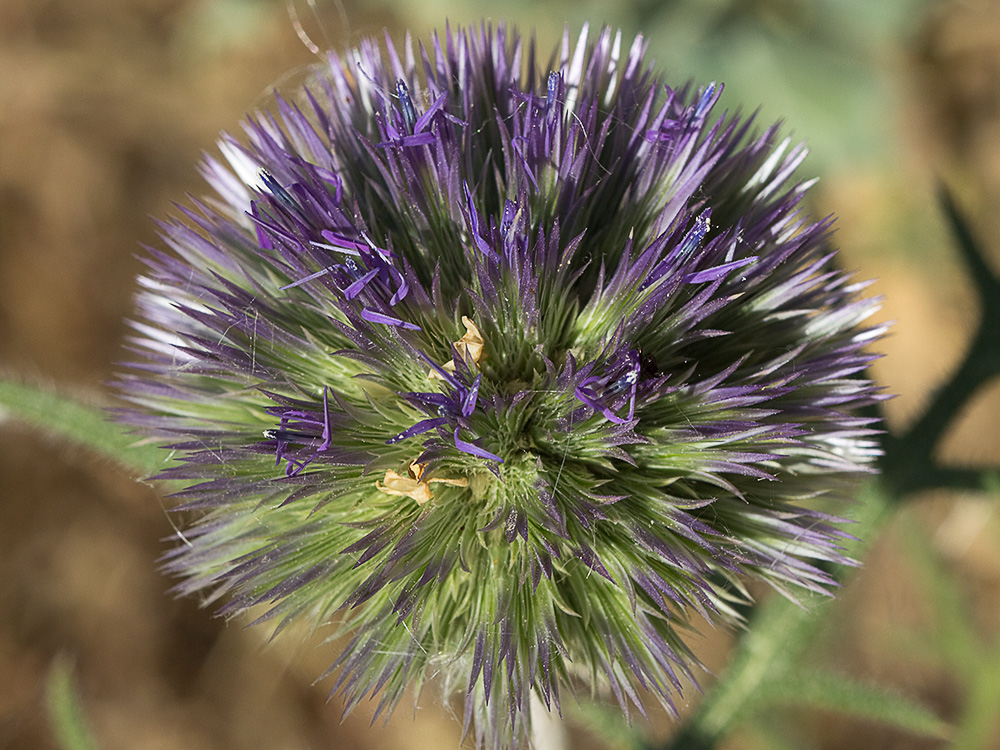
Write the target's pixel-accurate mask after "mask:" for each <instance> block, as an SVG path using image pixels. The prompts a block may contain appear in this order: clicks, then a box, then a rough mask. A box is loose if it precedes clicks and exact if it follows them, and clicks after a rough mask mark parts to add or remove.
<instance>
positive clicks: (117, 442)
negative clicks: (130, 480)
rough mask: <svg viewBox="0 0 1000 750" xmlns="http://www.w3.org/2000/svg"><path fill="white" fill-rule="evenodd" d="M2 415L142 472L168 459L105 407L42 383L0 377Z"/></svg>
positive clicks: (156, 468) (147, 472)
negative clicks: (116, 418)
mask: <svg viewBox="0 0 1000 750" xmlns="http://www.w3.org/2000/svg"><path fill="white" fill-rule="evenodd" d="M0 416H7V417H10V418H14V419H17V420H20V421H23V422H25V423H27V424H30V425H32V426H33V427H36V428H37V429H39V430H41V431H42V432H43V433H45V434H47V435H51V436H54V437H56V438H58V439H63V440H69V441H71V442H74V443H77V444H80V445H83V446H86V447H87V448H89V449H91V450H93V451H96V452H97V453H99V454H101V455H103V456H106V457H108V458H110V459H112V460H113V461H115V462H116V463H118V464H120V465H121V466H123V467H125V468H126V469H128V470H129V471H131V472H133V473H135V474H138V475H140V476H149V475H150V474H154V473H156V472H158V471H160V470H161V469H163V468H164V467H165V466H166V464H167V462H168V460H169V455H168V454H167V452H166V451H164V450H163V449H162V448H160V447H158V446H156V445H153V444H150V443H145V442H142V441H139V440H137V438H136V437H135V436H134V435H132V434H130V433H129V432H128V431H127V430H126V429H125V427H123V426H121V425H119V424H116V423H115V422H113V421H112V420H111V418H110V415H109V414H108V412H107V410H106V409H105V408H104V407H102V406H100V405H97V404H94V403H93V402H92V401H90V399H85V398H83V397H76V396H73V395H70V394H65V393H59V392H57V391H54V390H51V389H48V388H43V387H41V386H36V385H27V384H24V383H17V382H14V381H13V380H3V379H0Z"/></svg>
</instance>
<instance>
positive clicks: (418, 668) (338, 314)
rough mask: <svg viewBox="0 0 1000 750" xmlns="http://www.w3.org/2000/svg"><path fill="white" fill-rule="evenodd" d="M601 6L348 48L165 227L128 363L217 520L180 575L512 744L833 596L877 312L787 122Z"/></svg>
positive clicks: (362, 672) (146, 423) (194, 506)
mask: <svg viewBox="0 0 1000 750" xmlns="http://www.w3.org/2000/svg"><path fill="white" fill-rule="evenodd" d="M643 52H644V42H643V41H642V39H636V40H635V41H634V42H633V43H632V44H631V46H630V47H628V48H626V47H625V46H623V40H622V36H621V34H620V33H613V32H612V31H610V30H604V31H602V32H601V33H600V34H599V36H598V37H597V39H596V40H593V41H591V40H590V39H589V38H588V33H587V29H586V28H585V29H584V30H583V32H582V33H581V34H580V37H579V40H578V41H577V42H576V43H575V44H572V43H571V39H570V38H569V36H568V35H567V36H565V37H564V39H563V41H562V45H561V48H560V49H558V50H557V51H556V52H555V54H554V55H553V57H552V58H551V60H550V61H549V62H545V61H542V60H540V59H539V58H537V57H536V52H535V48H534V46H533V44H530V43H523V42H522V41H521V39H519V38H518V36H517V35H516V34H515V33H513V32H512V31H510V30H508V29H507V28H505V27H504V26H499V27H497V28H495V29H494V28H491V27H488V26H484V27H482V28H479V29H475V30H466V31H455V32H452V31H446V32H445V33H444V34H443V35H440V36H434V37H433V38H432V39H431V42H430V44H429V46H428V47H424V46H422V45H421V46H419V47H418V48H416V49H415V48H414V46H413V45H412V44H411V42H410V40H409V38H407V40H406V43H405V45H404V46H402V47H401V48H400V49H399V50H397V49H396V48H395V47H394V46H393V44H392V43H391V41H389V40H386V41H385V44H384V45H380V44H379V43H378V42H377V41H372V40H368V41H364V42H362V43H361V45H360V47H359V48H358V49H356V50H354V51H352V52H350V53H349V54H347V55H346V56H343V57H341V56H339V55H337V54H333V53H331V54H330V55H329V62H328V64H326V65H323V66H321V67H319V68H317V69H316V70H315V71H314V72H313V74H312V76H311V78H310V80H309V82H308V83H307V85H306V86H305V87H304V88H303V90H302V91H301V92H299V93H297V94H296V95H295V98H294V99H286V98H280V97H279V98H277V99H276V102H275V107H274V108H273V112H272V113H270V114H267V113H265V114H259V115H257V116H256V117H254V118H252V119H250V120H249V121H248V122H247V124H246V125H245V127H244V129H245V138H244V139H242V141H240V140H237V139H235V138H232V137H224V139H223V140H222V141H221V143H220V148H221V153H222V155H223V157H224V160H222V161H220V160H216V159H214V158H211V157H209V158H207V159H206V160H205V162H204V168H203V169H204V175H205V177H206V179H207V180H208V182H209V184H210V185H211V187H212V188H213V190H214V191H215V195H214V196H213V197H211V198H205V199H203V200H194V201H193V203H192V207H190V208H183V209H181V211H182V213H183V218H182V219H180V220H173V221H168V222H165V223H163V224H162V225H161V228H162V236H163V239H164V241H165V243H166V245H167V246H169V251H161V250H157V249H150V250H149V254H148V257H147V261H146V262H147V264H148V272H147V274H146V275H145V276H143V277H142V278H141V279H140V284H141V287H142V290H141V292H140V294H139V302H138V304H139V315H138V318H139V320H138V321H137V322H136V323H135V324H134V327H135V330H136V331H137V335H136V336H135V337H134V340H133V344H134V351H135V352H136V353H137V356H136V364H135V365H134V367H133V368H132V369H131V370H130V371H129V373H128V374H125V375H123V376H122V378H121V388H122V391H123V393H124V396H125V397H126V398H127V399H128V400H129V401H130V402H131V403H132V407H131V408H130V410H129V418H130V419H131V420H132V421H133V422H134V423H136V424H138V425H140V426H141V427H142V428H143V429H144V430H145V431H146V432H147V433H148V434H150V435H152V436H153V437H155V438H156V439H158V440H160V441H161V442H162V443H163V444H164V446H165V447H168V448H169V449H170V450H172V451H174V452H175V455H176V457H177V458H178V459H179V460H178V461H177V462H176V463H175V464H174V465H173V466H172V468H170V469H169V470H167V471H166V472H165V473H164V474H163V477H164V478H166V479H169V480H174V481H175V484H174V486H175V487H180V490H179V491H178V492H177V496H178V497H179V498H181V499H180V500H179V506H178V507H179V509H182V510H186V511H195V513H193V514H191V515H193V517H194V518H195V520H194V521H193V523H191V525H190V527H189V528H187V529H186V531H184V533H183V542H182V543H181V544H179V545H178V546H177V548H176V549H175V550H173V551H172V552H171V553H170V554H169V555H168V557H167V560H166V569H167V570H168V571H169V572H170V573H172V574H176V575H178V576H180V577H181V578H182V582H181V583H180V584H179V586H178V590H179V591H180V592H182V593H185V594H187V593H200V594H201V595H202V596H203V597H204V598H205V600H206V601H208V602H212V601H216V600H219V599H221V600H222V601H224V604H223V605H222V612H223V613H225V614H226V615H236V614H238V613H242V612H245V611H247V610H253V612H254V614H256V615H258V617H257V620H258V621H264V620H272V621H273V622H274V623H276V624H277V627H279V628H280V627H281V626H282V625H284V624H285V623H288V622H290V621H292V620H295V619H304V620H305V621H307V622H309V623H313V624H316V625H327V624H334V625H335V626H336V628H337V629H336V632H337V633H340V632H344V633H349V634H350V635H351V639H350V642H349V643H348V644H347V645H346V647H345V648H344V649H343V652H342V653H341V655H340V657H339V658H338V659H337V660H336V663H335V664H334V665H333V666H332V667H331V673H332V674H336V678H335V683H334V684H333V692H334V693H340V694H342V696H343V699H344V701H345V703H346V706H347V708H348V709H350V708H353V707H354V706H355V705H356V704H357V703H358V702H359V701H361V700H362V699H364V698H366V697H369V696H370V697H375V698H376V699H377V700H378V704H377V709H376V714H378V713H381V712H383V711H385V710H388V709H391V708H392V707H393V706H394V705H395V704H396V703H397V702H398V700H399V698H400V696H401V694H402V692H403V691H404V689H405V688H406V687H407V686H409V685H411V684H412V685H415V686H416V687H417V689H419V688H420V687H421V686H422V685H423V684H424V683H425V682H426V681H428V680H429V679H430V678H431V677H436V678H437V679H439V680H440V682H441V684H442V686H443V688H444V690H445V693H446V695H452V694H455V693H460V694H462V695H463V696H464V711H465V722H466V729H467V730H468V729H470V728H471V730H472V732H473V734H474V736H475V738H476V740H477V742H478V744H480V745H482V744H487V745H490V746H493V747H506V746H516V745H518V744H522V745H523V744H524V742H525V739H526V737H527V733H528V731H529V729H530V714H529V712H528V710H527V709H528V705H529V700H530V699H531V698H532V697H533V696H534V697H535V698H537V699H540V700H541V701H542V702H543V703H544V704H545V705H546V706H548V707H549V708H550V709H552V710H555V709H556V708H558V706H559V701H560V691H561V690H564V689H567V688H577V687H579V686H590V687H592V688H593V689H599V690H604V689H609V690H610V692H611V693H613V695H614V696H615V697H616V698H617V700H618V701H619V702H620V703H621V704H622V707H623V708H624V709H625V710H626V711H627V710H628V707H629V704H630V703H634V704H635V705H638V706H639V707H640V709H641V704H642V698H640V695H643V696H649V695H652V696H656V697H657V698H658V699H659V700H660V701H661V702H662V703H663V704H664V705H665V706H666V707H667V708H668V709H672V706H673V703H672V699H673V696H675V695H676V693H677V691H679V690H680V689H681V687H682V684H683V683H684V682H685V680H690V679H693V675H692V666H693V665H694V664H696V660H695V657H694V655H693V654H691V653H690V651H689V649H688V647H687V646H686V645H685V643H684V641H683V640H682V638H681V635H680V633H681V632H682V631H683V630H684V629H685V627H686V626H687V623H688V621H689V617H690V616H691V613H693V612H697V613H699V614H700V615H701V616H703V617H705V618H707V619H709V620H710V621H731V620H734V619H736V618H737V616H738V615H737V612H736V610H735V609H734V604H735V603H736V602H737V601H739V600H741V599H743V598H744V597H745V589H744V588H743V585H744V582H745V581H746V580H752V579H757V580H762V581H765V582H767V583H769V584H771V585H773V586H774V587H776V588H778V589H781V590H782V591H785V592H787V593H790V594H791V593H793V592H794V591H795V590H796V589H799V590H801V589H808V590H815V591H827V590H828V589H829V587H830V586H831V585H832V584H833V583H834V581H833V579H832V578H831V576H830V574H829V572H828V571H829V568H830V566H829V565H828V564H829V563H846V562H850V561H849V560H846V559H845V557H844V556H843V554H842V552H841V548H840V546H839V542H840V541H841V540H842V539H843V536H844V533H843V532H842V531H841V530H840V529H839V528H838V526H837V524H838V520H839V519H837V518H836V517H834V516H831V515H827V514H826V513H825V512H823V511H822V510H821V508H824V507H826V506H827V505H828V503H827V502H826V499H827V498H831V499H838V498H840V499H843V498H846V497H847V496H848V495H849V492H850V490H851V488H852V487H853V486H854V485H855V484H856V480H857V478H858V476H859V474H860V473H862V472H865V471H868V469H869V465H870V462H871V460H872V458H873V455H874V454H875V452H876V451H875V448H874V444H873V441H872V438H871V433H872V429H871V424H870V420H869V419H867V418H865V417H863V416H860V415H859V414H858V410H859V409H860V408H861V407H864V406H866V405H870V404H871V403H873V402H874V401H875V400H877V399H878V398H879V396H878V395H877V392H876V388H875V387H874V386H873V384H872V383H871V382H870V381H868V380H866V379H865V378H864V376H863V374H862V371H863V370H864V368H865V367H866V366H867V365H868V364H869V362H870V361H871V359H872V357H871V355H869V354H867V353H866V352H865V351H863V347H864V346H865V345H867V344H869V343H870V342H871V341H872V340H873V339H874V338H876V337H877V336H878V335H879V334H880V333H881V328H880V327H878V326H869V327H863V325H862V321H864V320H865V319H866V317H868V316H869V315H870V314H871V313H872V312H873V310H874V309H875V306H876V305H875V303H874V302H873V301H872V300H867V299H862V298H860V297H859V296H858V294H859V290H861V289H862V287H863V286H864V285H863V284H858V283H854V282H852V281H851V279H850V277H849V276H848V275H847V274H845V273H843V272H841V271H840V270H837V268H836V267H835V266H834V265H833V257H834V251H833V250H832V249H831V244H830V229H831V222H830V221H829V220H822V221H815V220H813V219H812V218H810V217H809V216H808V215H807V214H806V213H805V212H804V211H803V208H802V205H801V204H802V198H803V195H804V194H805V192H806V189H807V186H808V184H809V183H806V182H801V181H796V180H795V178H794V177H793V173H794V171H795V169H796V167H797V166H798V165H799V164H800V162H801V161H802V159H803V158H804V156H805V150H804V149H803V148H801V147H796V148H790V147H789V143H788V141H787V140H784V141H780V142H779V137H778V134H777V128H776V127H771V128H768V129H766V130H764V131H763V132H756V131H754V128H753V125H752V118H751V119H741V118H739V117H737V116H727V115H722V116H718V115H716V114H714V113H713V112H714V109H715V105H716V102H717V100H718V97H719V94H720V90H721V88H720V87H719V86H717V85H715V84H710V85H708V86H703V87H695V86H693V85H687V86H683V87H680V88H676V89H675V88H670V87H668V86H666V85H664V84H663V83H662V81H661V80H660V79H659V78H658V77H657V75H655V74H654V73H653V72H651V71H650V70H649V69H648V68H647V67H646V66H645V65H644V64H643Z"/></svg>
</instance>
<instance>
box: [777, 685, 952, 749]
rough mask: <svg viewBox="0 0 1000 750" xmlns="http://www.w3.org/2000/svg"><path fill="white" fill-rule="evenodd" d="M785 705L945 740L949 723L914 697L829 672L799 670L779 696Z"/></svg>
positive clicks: (779, 691)
mask: <svg viewBox="0 0 1000 750" xmlns="http://www.w3.org/2000/svg"><path fill="white" fill-rule="evenodd" d="M775 697H776V698H778V699H779V700H780V701H781V702H783V703H789V704H794V705H797V706H809V707H811V708H822V709H827V710H832V711H839V712H841V713H845V714H849V715H851V716H855V717H860V718H865V719H871V720H873V721H878V722H881V723H883V724H889V725H892V726H895V727H898V728H899V729H905V730H906V731H908V732H913V733H914V734H921V735H926V736H931V737H938V738H946V737H948V736H949V735H950V734H951V733H952V728H951V727H950V726H949V724H948V723H947V722H945V721H943V720H942V719H940V718H939V717H937V716H935V715H934V714H933V713H931V711H929V710H928V709H927V708H925V707H924V706H922V705H920V704H919V703H917V702H916V701H914V700H913V699H911V698H908V697H906V696H904V695H900V694H899V693H895V692H893V691H892V690H889V689H888V688H884V687H880V686H876V685H870V684H866V683H863V682H859V681H857V680H854V679H852V678H850V677H846V676H843V675H838V674H834V673H832V672H826V671H819V670H816V671H808V672H807V671H797V672H796V673H794V674H790V675H788V677H787V678H786V679H785V680H784V681H783V682H782V684H781V687H780V688H779V690H778V691H777V693H776V696H775Z"/></svg>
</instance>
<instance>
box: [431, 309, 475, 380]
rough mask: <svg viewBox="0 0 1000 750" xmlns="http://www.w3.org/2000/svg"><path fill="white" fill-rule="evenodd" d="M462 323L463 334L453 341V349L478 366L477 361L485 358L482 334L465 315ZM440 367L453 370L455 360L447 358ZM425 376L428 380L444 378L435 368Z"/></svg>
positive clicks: (449, 370)
mask: <svg viewBox="0 0 1000 750" xmlns="http://www.w3.org/2000/svg"><path fill="white" fill-rule="evenodd" d="M462 325H464V326H465V335H464V336H462V338H460V339H459V340H458V341H456V342H454V344H455V351H457V352H458V356H460V357H461V358H462V359H464V360H465V361H466V362H469V361H471V362H472V364H473V365H475V366H477V367H478V366H479V363H480V362H482V361H483V360H484V359H486V352H485V351H484V347H485V345H486V342H485V341H484V340H483V334H482V333H480V331H479V328H477V327H476V324H475V323H473V322H472V321H471V320H469V318H468V316H466V315H463V316H462ZM441 369H443V370H445V371H446V372H455V362H454V361H452V360H449V361H448V362H445V363H444V365H443V366H442V368H441ZM427 377H428V378H429V379H430V380H444V378H443V377H442V376H441V374H440V373H439V372H438V371H437V370H431V371H430V374H429V375H428V376H427Z"/></svg>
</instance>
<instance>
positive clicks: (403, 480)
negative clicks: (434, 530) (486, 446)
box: [375, 461, 469, 505]
mask: <svg viewBox="0 0 1000 750" xmlns="http://www.w3.org/2000/svg"><path fill="white" fill-rule="evenodd" d="M426 468H427V466H426V464H418V463H417V462H416V461H411V462H410V465H409V466H408V467H407V469H406V473H407V476H402V475H401V474H397V473H396V472H394V471H387V472H386V473H385V478H384V479H383V480H382V481H381V482H379V481H376V482H375V488H376V489H378V490H379V491H381V492H384V493H386V494H387V495H401V496H403V497H410V498H413V499H414V500H416V501H417V505H423V504H424V503H426V502H428V501H430V500H431V498H432V497H433V495H432V494H431V484H433V483H434V482H439V483H441V484H450V485H452V486H453V487H468V486H469V480H468V479H466V478H465V477H460V478H458V479H448V478H444V477H427V476H425V474H424V471H425V469H426Z"/></svg>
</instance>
